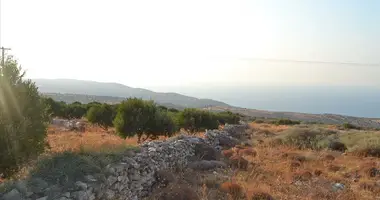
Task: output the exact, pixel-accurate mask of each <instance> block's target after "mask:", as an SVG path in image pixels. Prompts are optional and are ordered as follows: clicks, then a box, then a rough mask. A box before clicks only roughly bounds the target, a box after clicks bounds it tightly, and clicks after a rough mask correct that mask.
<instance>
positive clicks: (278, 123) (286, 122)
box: [271, 119, 301, 125]
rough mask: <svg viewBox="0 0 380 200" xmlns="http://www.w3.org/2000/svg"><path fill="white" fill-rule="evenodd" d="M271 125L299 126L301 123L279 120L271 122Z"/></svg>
mask: <svg viewBox="0 0 380 200" xmlns="http://www.w3.org/2000/svg"><path fill="white" fill-rule="evenodd" d="M271 123H272V124H276V125H297V124H300V123H301V122H299V121H293V120H290V119H279V120H275V121H272V122H271Z"/></svg>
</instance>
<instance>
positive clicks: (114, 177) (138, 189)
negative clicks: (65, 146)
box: [0, 125, 247, 200]
mask: <svg viewBox="0 0 380 200" xmlns="http://www.w3.org/2000/svg"><path fill="white" fill-rule="evenodd" d="M246 128H247V125H227V126H226V127H225V130H208V131H207V132H206V137H205V138H204V139H203V138H199V137H195V136H188V135H180V136H178V137H176V138H171V139H168V140H166V141H153V142H148V143H144V144H142V145H141V148H140V151H138V152H134V151H130V152H127V153H125V155H123V157H122V159H121V160H120V161H119V162H116V163H112V164H109V165H108V166H107V167H106V169H105V171H106V173H105V174H104V176H103V178H98V176H95V175H93V174H88V175H87V176H86V178H85V180H83V181H77V182H76V183H75V184H74V185H73V186H72V187H70V188H65V189H62V187H60V185H59V184H58V183H57V184H55V185H49V184H47V182H45V181H44V180H43V177H41V178H37V179H36V178H34V179H32V180H24V181H18V182H16V183H13V184H12V185H11V186H10V187H9V189H8V190H7V191H6V192H4V193H3V194H0V199H2V200H23V199H25V200H29V199H30V200H35V199H38V200H50V199H52V200H95V199H102V200H103V199H107V200H108V199H109V200H117V199H122V200H138V199H141V198H142V197H144V196H147V195H149V194H150V192H151V189H152V187H153V186H154V184H155V183H156V177H155V176H156V172H157V171H159V170H162V169H168V168H176V167H180V168H183V167H187V166H188V164H189V163H190V162H189V161H190V160H191V158H193V157H194V156H195V153H196V149H195V147H196V146H197V145H198V146H199V144H205V145H209V146H211V147H213V148H216V149H221V146H228V145H235V144H236V143H237V142H238V140H237V139H236V136H237V135H239V134H241V133H242V132H244V130H245V129H246ZM73 167H75V166H73Z"/></svg>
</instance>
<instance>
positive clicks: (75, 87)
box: [33, 79, 229, 108]
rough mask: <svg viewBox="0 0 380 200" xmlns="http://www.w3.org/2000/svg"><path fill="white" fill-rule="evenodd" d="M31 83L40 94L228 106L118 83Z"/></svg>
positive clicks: (57, 80) (75, 81) (195, 105)
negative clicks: (83, 95) (34, 84)
mask: <svg viewBox="0 0 380 200" xmlns="http://www.w3.org/2000/svg"><path fill="white" fill-rule="evenodd" d="M33 81H35V82H36V85H37V86H38V88H39V91H40V92H41V93H61V94H86V95H93V96H103V97H107V98H110V97H119V98H120V99H123V98H127V97H137V98H142V99H144V100H154V101H155V102H157V103H158V104H163V105H165V104H169V105H172V104H173V105H177V106H180V107H194V108H202V107H207V106H223V107H225V106H229V105H228V104H226V103H223V102H220V101H215V100H212V99H198V98H194V97H189V96H185V95H181V94H177V93H159V92H153V91H150V90H146V89H141V88H132V87H128V86H125V85H122V84H119V83H101V82H95V81H83V80H74V79H33ZM69 96H70V95H69ZM71 96H72V95H71ZM120 99H119V100H120ZM119 100H116V101H119ZM65 101H66V100H65Z"/></svg>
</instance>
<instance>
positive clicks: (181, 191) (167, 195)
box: [155, 184, 199, 200]
mask: <svg viewBox="0 0 380 200" xmlns="http://www.w3.org/2000/svg"><path fill="white" fill-rule="evenodd" d="M155 199H157V200H199V197H198V195H197V194H196V191H194V190H192V189H191V188H189V187H188V186H186V185H183V184H180V185H178V184H173V185H170V187H167V188H165V189H164V190H163V191H162V192H161V193H160V194H159V195H158V197H156V198H155Z"/></svg>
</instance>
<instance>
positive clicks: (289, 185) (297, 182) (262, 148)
mask: <svg viewBox="0 0 380 200" xmlns="http://www.w3.org/2000/svg"><path fill="white" fill-rule="evenodd" d="M251 127H252V129H254V131H253V132H254V138H255V140H264V141H265V142H264V143H263V144H258V145H256V146H255V147H254V149H255V150H256V151H257V156H244V157H245V158H246V159H247V160H249V161H252V162H253V163H254V164H253V166H252V167H251V168H250V169H249V170H248V171H239V172H238V173H237V174H236V177H235V179H236V180H237V183H238V184H240V185H241V186H242V187H243V190H244V191H245V192H246V194H247V196H248V197H251V196H252V195H254V194H257V193H259V192H265V193H268V194H270V195H272V196H273V197H274V198H275V199H284V200H293V199H304V200H320V199H321V200H322V199H326V200H327V199H342V200H343V199H344V200H351V199H352V200H354V199H357V200H367V199H368V200H370V199H371V200H374V199H380V176H379V175H377V176H376V175H375V176H374V177H371V176H373V175H371V171H370V170H371V168H377V169H379V168H380V159H379V158H374V157H360V156H354V155H353V154H350V153H345V154H342V153H339V152H333V151H327V150H322V151H314V150H299V149H297V148H294V147H289V146H283V145H278V146H272V145H269V144H270V142H269V141H270V140H271V138H272V137H264V136H263V135H262V134H260V132H262V131H270V132H272V133H274V135H273V136H276V135H278V134H281V131H282V130H286V129H287V128H288V127H287V126H275V125H269V124H251ZM328 128H329V129H334V128H335V127H333V126H329V127H328ZM255 133H258V134H257V135H255ZM379 133H380V132H379ZM335 183H342V184H344V187H345V188H344V190H342V191H337V192H333V191H331V189H332V184H335ZM248 199H251V198H248ZM252 199H253V198H252Z"/></svg>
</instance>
